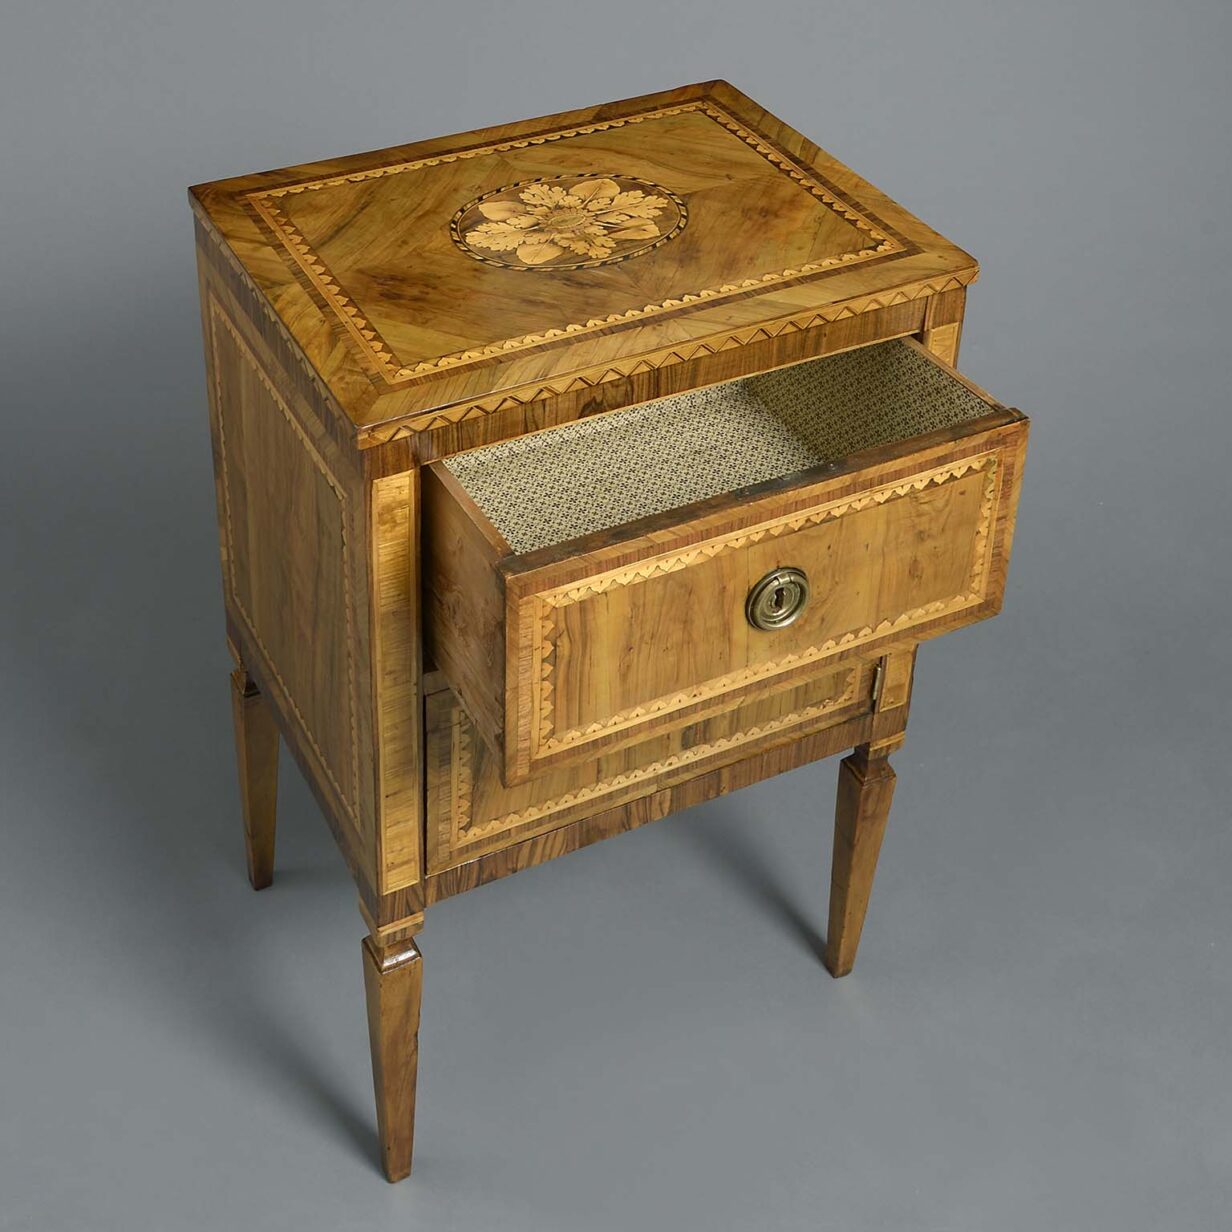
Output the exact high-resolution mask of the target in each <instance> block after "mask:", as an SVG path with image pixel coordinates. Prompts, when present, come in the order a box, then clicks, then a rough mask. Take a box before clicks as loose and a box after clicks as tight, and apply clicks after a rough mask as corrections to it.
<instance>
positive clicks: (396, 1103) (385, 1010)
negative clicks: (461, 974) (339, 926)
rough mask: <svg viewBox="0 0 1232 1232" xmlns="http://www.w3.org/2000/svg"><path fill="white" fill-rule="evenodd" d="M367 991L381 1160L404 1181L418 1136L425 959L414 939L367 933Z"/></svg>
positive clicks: (387, 1170)
mask: <svg viewBox="0 0 1232 1232" xmlns="http://www.w3.org/2000/svg"><path fill="white" fill-rule="evenodd" d="M364 991H365V993H366V994H367V1000H368V1038H369V1042H370V1043H371V1045H372V1084H373V1086H374V1088H375V1089H376V1123H377V1133H378V1135H379V1137H380V1143H381V1165H382V1167H383V1168H384V1170H385V1176H386V1179H387V1180H390V1181H400V1180H402V1178H403V1177H405V1176H409V1175H410V1171H411V1154H412V1149H413V1147H414V1141H415V1079H416V1074H417V1071H418V1068H419V1003H420V998H421V994H422V991H423V958H422V957H421V955H420V953H419V950H418V949H417V948H416V946H415V943H414V941H412V940H410V939H406V940H402V941H397V942H393V943H388V944H383V943H382V942H380V941H378V940H375V939H374V938H373V937H371V936H368V937H365V938H364Z"/></svg>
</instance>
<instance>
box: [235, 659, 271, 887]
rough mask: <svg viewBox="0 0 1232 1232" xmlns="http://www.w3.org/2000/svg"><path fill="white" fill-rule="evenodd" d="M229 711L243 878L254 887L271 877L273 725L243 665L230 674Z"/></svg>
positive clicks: (264, 884)
mask: <svg viewBox="0 0 1232 1232" xmlns="http://www.w3.org/2000/svg"><path fill="white" fill-rule="evenodd" d="M231 714H232V717H233V718H234V720H235V757H236V761H237V763H238V765H239V772H240V801H241V803H242V805H243V809H244V846H245V849H246V851H247V855H248V880H249V881H251V882H252V888H253V889H254V890H263V889H265V887H266V886H267V885H269V884H270V882H271V881H273V879H274V815H275V809H276V805H277V798H278V728H277V726H276V725H275V723H274V715H273V711H271V710H270V706H269V703H268V702H267V701H266V700H265V698H264V697H263V696H262V694H261V690H260V689H258V688H257V685H256V682H255V681H254V680H253V679H252V677H251V676H249V675H248V673H247V672H246V671H245V670H244V668H243V667H237V668H236V669H235V671H233V672H232V673H231Z"/></svg>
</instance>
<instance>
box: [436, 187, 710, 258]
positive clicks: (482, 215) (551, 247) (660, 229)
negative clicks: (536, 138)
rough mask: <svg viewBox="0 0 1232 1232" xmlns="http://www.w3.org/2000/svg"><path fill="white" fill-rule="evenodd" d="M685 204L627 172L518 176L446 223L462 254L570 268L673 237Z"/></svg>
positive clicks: (680, 227)
mask: <svg viewBox="0 0 1232 1232" xmlns="http://www.w3.org/2000/svg"><path fill="white" fill-rule="evenodd" d="M688 220H689V212H688V207H687V206H686V205H685V203H684V201H683V200H682V199H681V198H680V197H678V196H677V195H676V194H675V193H674V192H672V191H671V190H670V189H667V188H664V187H663V186H662V185H660V184H652V183H651V182H650V181H649V180H639V179H634V178H633V177H632V176H627V175H612V176H598V177H597V176H593V175H591V176H586V175H558V176H553V177H551V178H549V179H542V180H523V181H521V183H518V184H510V185H508V186H506V187H505V188H498V189H496V190H495V191H494V192H490V193H485V194H484V195H483V196H482V197H477V198H476V199H475V200H474V201H471V202H468V203H467V204H466V205H464V206H463V207H462V208H461V209H460V210H459V211H458V212H457V213H456V214H455V215H454V216H453V219H452V220H451V222H450V224H449V233H450V235H451V236H452V237H453V241H454V243H455V244H457V245H458V247H459V248H461V249H462V251H463V252H464V253H466V254H467V256H470V257H474V258H475V259H476V260H477V261H485V262H487V263H488V264H489V265H500V266H503V267H505V268H507V269H522V270H575V269H587V268H589V267H591V266H595V265H611V264H612V263H614V262H616V261H627V260H628V259H629V258H630V257H637V256H641V254H642V253H644V252H649V251H650V249H652V248H657V247H658V246H659V245H660V244H665V243H667V241H668V240H670V239H672V238H674V237H675V236H677V235H679V234H680V232H681V231H682V230H684V226H685V224H686V223H687V222H688Z"/></svg>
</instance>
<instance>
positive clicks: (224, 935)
mask: <svg viewBox="0 0 1232 1232" xmlns="http://www.w3.org/2000/svg"><path fill="white" fill-rule="evenodd" d="M1230 36H1232V9H1230V8H1229V6H1228V5H1227V4H1226V3H1211V4H1199V3H1180V4H1177V3H1173V4H1169V5H1154V4H1146V3H1139V4H1134V5H1129V4H1114V3H1101V4H1078V5H1074V4H1072V3H1065V4H1058V3H1038V2H1037V3H1030V4H1015V5H1010V4H1001V5H992V4H989V3H987V2H986V0H983V2H980V3H971V4H941V5H936V4H933V5H915V4H909V5H889V4H880V5H871V4H869V5H843V6H836V5H830V4H819V3H817V2H816V0H807V2H801V3H794V4H788V3H769V2H763V3H756V4H750V3H748V2H747V0H741V2H740V3H732V2H730V0H722V2H719V0H708V2H706V3H697V2H689V3H677V4H675V5H665V4H662V3H657V4H651V3H645V2H643V0H605V2H604V3H602V4H578V3H547V2H543V3H535V4H502V3H490V4H478V3H454V4H451V5H445V4H432V5H423V6H419V5H412V4H405V3H403V4H396V3H351V4H346V5H343V4H338V3H319V2H310V3H298V4H293V3H289V2H287V3H270V2H260V0H258V2H251V0H250V2H248V3H237V2H235V0H213V2H212V3H210V4H203V3H196V4H192V5H188V4H171V5H168V4H166V3H158V4H155V3H135V2H133V0H129V2H127V3H122V4H116V5H94V4H89V5H87V4H79V3H72V4H70V3H58V4H56V3H50V4H45V5H24V6H22V7H21V10H20V11H19V10H18V9H17V8H16V6H13V7H11V8H6V11H5V16H4V18H3V30H2V38H0V124H2V125H3V134H2V138H0V140H2V146H0V192H2V194H3V196H2V200H0V227H2V230H0V245H2V247H0V261H2V263H3V268H2V270H0V274H2V280H0V291H2V293H0V313H3V326H2V329H0V338H2V340H3V342H2V345H3V356H2V361H3V362H2V364H0V372H2V373H3V426H4V432H3V442H4V443H3V449H2V450H0V467H2V468H3V483H2V486H0V491H2V492H3V494H4V495H3V500H4V505H5V516H4V518H3V522H2V523H0V525H2V526H3V551H4V559H3V568H4V577H5V585H4V588H3V593H2V596H0V602H2V603H3V669H2V670H3V708H2V709H0V723H3V746H2V747H3V758H4V762H3V767H2V771H3V792H2V797H0V799H2V801H3V805H2V807H3V822H2V830H0V841H2V843H3V852H2V858H0V1228H3V1229H5V1230H6V1232H8V1230H10V1229H23V1230H25V1229H50V1230H55V1232H74V1230H76V1229H90V1230H91V1232H97V1230H106V1229H119V1230H123V1232H132V1230H133V1229H140V1228H157V1229H166V1230H174V1229H197V1228H203V1229H204V1228H210V1229H214V1228H220V1229H227V1228H245V1229H265V1228H290V1227H294V1228H299V1229H317V1228H320V1229H336V1228H348V1229H352V1228H354V1229H367V1228H388V1227H404V1228H433V1229H442V1230H444V1229H523V1228H524V1229H535V1230H536V1232H547V1230H551V1229H561V1230H566V1232H576V1230H578V1229H613V1230H627V1229H631V1228H650V1229H659V1228H672V1229H707V1230H712V1229H748V1228H775V1229H778V1228H785V1229H795V1228H808V1229H814V1228H827V1229H828V1228H835V1229H845V1230H846V1229H857V1230H860V1232H863V1230H867V1229H937V1230H941V1229H946V1230H968V1229H969V1230H971V1232H986V1230H988V1229H998V1230H1002V1229H1009V1230H1017V1229H1024V1230H1026V1229H1040V1228H1065V1229H1069V1228H1074V1229H1109V1230H1116V1232H1127V1230H1133V1229H1159V1228H1168V1229H1170V1230H1174V1232H1180V1230H1188V1229H1202V1230H1207V1229H1221V1228H1226V1227H1227V1226H1229V1219H1230V1216H1229V1210H1230V1207H1232V1032H1230V1031H1229V1016H1230V1014H1232V962H1230V960H1232V895H1230V893H1229V889H1228V883H1229V876H1230V874H1232V835H1230V833H1229V830H1230V827H1229V803H1228V801H1229V772H1228V762H1229V755H1228V735H1229V724H1228V712H1229V697H1230V695H1232V664H1230V657H1232V656H1230V651H1229V645H1230V641H1229V638H1228V628H1227V622H1228V611H1229V598H1230V597H1232V577H1230V574H1232V553H1230V552H1229V548H1228V531H1229V526H1230V525H1232V501H1230V497H1229V485H1228V482H1227V466H1228V461H1229V445H1230V444H1232V426H1230V422H1232V421H1230V417H1229V410H1230V408H1229V405H1228V403H1229V396H1228V364H1227V352H1228V346H1229V343H1228V326H1227V317H1226V312H1227V310H1226V302H1227V297H1228V291H1227V281H1228V269H1229V258H1230V257H1232V244H1230V240H1229V237H1230V235H1232V228H1230V226H1229V222H1228V201H1229V198H1230V196H1232V193H1230V190H1232V183H1230V182H1229V180H1230V178H1232V177H1230V172H1229V159H1228V144H1227V136H1228V129H1227V124H1228V120H1229V116H1230V114H1232V97H1230V92H1229V80H1230V77H1229V73H1228V67H1227V65H1228V55H1229V52H1230V51H1232V37H1230ZM712 76H726V77H728V78H730V79H731V80H732V81H734V82H735V83H736V84H738V85H739V86H741V87H742V88H743V89H744V90H746V91H748V92H749V93H751V94H752V95H753V96H754V97H756V98H757V99H758V100H759V101H761V102H763V103H764V104H765V105H766V106H768V107H770V108H771V109H772V110H774V111H776V112H777V113H778V114H780V115H782V116H783V117H784V118H786V119H787V120H788V121H790V122H791V123H793V124H794V125H796V126H797V127H798V128H800V129H802V130H803V131H804V132H806V133H808V134H810V135H812V136H814V137H815V138H816V139H818V140H819V141H820V142H821V143H822V144H823V145H825V146H826V147H827V148H828V149H830V150H831V151H833V152H834V153H835V154H837V155H838V156H839V157H840V158H843V159H845V160H847V161H849V162H850V163H852V164H854V165H855V166H856V167H857V168H858V169H859V170H860V171H861V172H862V173H863V174H864V175H866V176H868V177H869V178H870V179H871V180H872V181H873V182H874V183H876V184H877V185H878V186H880V187H881V188H883V189H885V190H886V191H888V192H889V193H890V194H891V195H893V196H895V197H897V198H898V199H900V200H902V201H903V202H905V203H906V204H907V205H908V206H909V207H910V208H911V209H912V210H914V211H916V212H917V213H919V214H920V215H921V216H922V217H923V218H925V219H927V220H929V221H930V222H931V223H932V224H933V225H935V226H936V227H938V228H939V229H940V230H941V231H942V232H943V233H945V234H946V235H949V236H952V237H953V238H954V239H955V240H956V241H957V242H959V243H960V244H962V245H963V246H964V247H966V248H968V249H969V250H970V251H972V252H974V253H975V254H976V255H977V256H979V257H980V258H981V260H982V262H983V277H982V280H981V282H980V284H979V285H977V287H976V288H974V290H973V292H972V295H971V298H970V315H969V324H968V327H967V330H966V336H965V338H964V351H963V366H964V368H965V369H966V370H967V371H968V372H969V373H970V374H971V376H972V377H973V378H974V379H976V380H977V381H979V382H981V383H982V384H984V385H985V386H987V387H988V388H990V389H992V390H993V391H994V392H995V393H996V394H997V395H998V396H999V397H1001V398H1002V399H1004V400H1006V401H1008V402H1011V403H1014V404H1017V405H1019V406H1021V407H1022V408H1023V409H1025V410H1026V411H1027V412H1028V413H1029V414H1031V415H1032V416H1033V418H1034V423H1035V432H1034V439H1033V443H1032V447H1031V455H1030V459H1029V465H1028V470H1027V483H1026V489H1025V492H1024V497H1023V505H1022V515H1021V518H1020V522H1019V537H1018V540H1017V544H1016V556H1015V561H1014V568H1013V571H1012V576H1011V579H1010V589H1009V595H1008V598H1007V604H1006V610H1005V613H1004V615H1003V616H1002V617H1001V618H1000V619H998V620H996V621H992V622H988V623H986V624H984V625H981V626H978V627H976V628H972V629H970V630H967V631H965V632H962V633H959V634H956V635H955V636H953V637H949V638H945V639H942V640H941V641H939V642H936V643H933V644H931V645H928V646H927V647H925V648H924V650H923V651H922V653H921V656H920V664H919V674H918V687H917V692H916V698H915V709H914V726H913V729H912V731H911V733H910V736H909V739H908V742H907V745H906V747H905V748H904V749H903V751H902V753H901V754H900V755H899V756H898V758H897V759H896V765H897V768H898V771H899V789H898V798H897V801H896V804H895V812H894V816H893V818H892V821H891V829H890V833H889V836H888V839H887V842H886V845H885V849H884V853H883V857H882V862H881V869H880V873H879V880H878V884H877V889H876V892H875V894H874V897H873V904H872V909H871V912H870V916H869V922H868V927H867V929H866V932H865V936H864V943H863V950H862V954H861V959H860V963H859V965H858V966H857V969H856V973H855V974H854V976H852V977H851V978H849V979H847V980H845V981H842V982H835V981H832V980H831V979H830V978H829V977H828V976H827V975H826V974H825V972H824V971H823V970H822V968H821V967H820V965H819V963H818V961H817V959H816V955H815V948H816V946H817V944H818V942H817V935H816V930H817V929H818V928H819V927H821V925H822V921H823V918H824V905H825V887H826V884H827V878H828V862H829V845H830V816H831V806H832V796H833V788H834V776H835V769H836V762H834V761H830V762H825V763H821V764H818V765H814V766H810V767H807V768H804V769H802V770H800V771H797V772H796V773H794V774H791V775H789V776H786V777H785V778H782V779H779V780H777V781H774V782H771V783H768V784H764V785H762V786H760V787H757V788H753V789H750V790H748V791H745V792H742V793H740V794H737V795H736V796H733V797H729V798H727V799H723V800H720V801H716V802H714V803H712V804H709V805H706V806H704V807H701V808H697V809H695V810H693V811H692V812H690V813H688V814H686V815H684V816H681V817H679V818H676V819H674V820H672V821H670V822H665V823H662V824H660V825H658V826H654V827H649V828H647V829H645V830H642V831H640V832H638V833H636V834H634V835H630V836H627V837H624V838H621V839H619V840H616V841H613V842H610V843H605V844H601V845H599V846H598V847H594V848H591V849H589V850H588V851H585V852H583V853H580V854H577V855H574V856H571V857H569V858H568V859H565V860H561V861H559V862H557V863H555V864H553V865H550V866H546V867H543V868H540V869H537V870H535V871H532V872H528V873H524V874H521V875H519V876H517V877H514V878H511V879H509V880H506V881H504V882H502V883H500V884H497V885H493V886H491V887H488V888H485V889H483V890H481V891H478V892H476V893H473V894H470V895H466V896H463V897H461V898H458V899H455V900H453V901H450V902H449V903H446V904H444V905H442V906H440V907H439V908H436V909H434V910H433V911H432V912H431V913H430V914H429V918H428V926H427V929H426V931H425V933H424V935H423V937H422V939H421V940H422V945H423V950H424V954H425V963H426V967H425V970H426V999H425V1010H424V1020H423V1030H422V1039H421V1044H422V1058H423V1064H422V1074H421V1082H420V1102H419V1145H418V1152H417V1163H416V1169H417V1170H416V1175H415V1176H414V1178H413V1179H412V1180H411V1181H410V1182H409V1183H407V1184H403V1185H401V1186H399V1187H396V1188H391V1187H388V1186H386V1185H385V1184H384V1183H383V1182H382V1181H381V1180H380V1179H379V1176H378V1173H377V1171H376V1166H375V1147H374V1130H373V1125H372V1111H371V1091H370V1078H369V1072H368V1058H367V1037H366V1030H365V1026H364V1010H363V996H362V980H361V967H360V954H359V939H360V936H361V933H362V931H363V930H362V925H361V923H360V919H359V916H358V914H357V913H356V910H355V896H354V892H353V890H352V888H351V886H350V884H349V882H348V878H347V875H346V873H345V871H344V869H343V867H342V863H341V861H340V860H339V859H338V857H337V855H336V853H335V852H334V851H333V850H332V848H331V841H330V839H329V837H328V834H327V830H326V827H325V826H324V825H323V824H322V822H321V819H320V818H319V816H318V815H317V812H316V809H315V807H314V805H313V803H312V801H311V799H310V797H309V794H308V792H307V790H306V789H305V788H304V786H303V784H302V783H301V781H300V779H299V777H298V775H297V773H296V772H295V770H294V768H293V767H292V766H291V765H290V763H289V759H284V762H285V764H284V775H283V779H282V798H281V814H280V816H281V821H280V827H281V829H280V855H279V868H278V879H277V881H276V884H275V885H274V887H273V888H272V889H271V890H270V891H268V892H267V893H264V894H262V895H259V896H258V895H254V894H252V893H251V891H250V890H249V889H248V888H247V885H246V882H245V879H244V874H243V864H242V854H241V843H240V825H239V817H238V802H237V793H236V788H235V785H234V769H233V761H232V749H231V735H230V717H229V711H228V692H227V670H228V662H227V658H226V654H225V650H224V647H223V638H222V632H223V630H222V609H221V602H220V590H219V579H218V569H217V561H216V549H217V541H216V538H215V531H214V509H213V492H212V486H211V480H210V474H209V448H208V440H207V432H206V418H205V405H204V387H203V373H202V361H201V354H200V344H199V339H198V329H199V323H198V316H197V307H196V302H195V297H196V287H195V282H194V273H193V263H192V235H191V227H190V219H189V212H188V208H187V205H186V203H185V199H184V188H185V186H186V185H187V184H189V183H192V182H196V181H200V180H207V179H212V178H217V177H221V176H226V175H232V174H238V173H241V172H244V171H248V170H254V169H259V168H263V167H272V166H279V165H284V164H288V163H294V162H298V161H301V160H307V159H310V158H316V157H325V156H329V155H332V154H344V153H349V152H351V151H353V150H356V149H367V148H372V147H376V146H381V145H386V144H392V143H396V142H400V141H406V140H411V139H415V138H420V137H429V136H434V135H437V134H439V133H446V132H453V131H458V130H462V129H466V128H469V127H473V126H476V125H480V124H484V123H489V122H495V121H500V120H506V119H516V118H521V117H524V116H528V115H537V114H542V113H544V112H550V111H553V110H557V109H562V108H567V107H572V106H578V105H582V104H586V103H589V102H594V101H598V100H604V99H608V98H617V97H625V96H628V95H632V94H636V93H640V92H643V91H647V90H652V89H659V88H663V87H666V86H669V85H674V84H679V83H682V82H686V81H691V80H700V79H705V78H708V77H712Z"/></svg>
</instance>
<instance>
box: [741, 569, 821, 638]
mask: <svg viewBox="0 0 1232 1232" xmlns="http://www.w3.org/2000/svg"><path fill="white" fill-rule="evenodd" d="M808 597H809V584H808V578H807V577H806V576H805V573H804V570H803V569H790V568H781V569H774V570H771V572H769V573H767V574H766V576H765V577H764V578H762V579H761V581H760V582H758V583H757V585H756V586H754V587H753V589H752V590H750V591H749V597H748V599H746V600H745V604H744V614H745V615H746V616H747V617H748V621H749V624H751V625H752V626H753V628H754V629H765V630H767V631H769V630H772V629H783V628H786V627H787V626H788V625H789V624H791V622H792V621H793V620H795V619H796V617H797V616H799V615H800V613H801V612H802V611H804V608H805V605H806V604H807V603H808Z"/></svg>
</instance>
